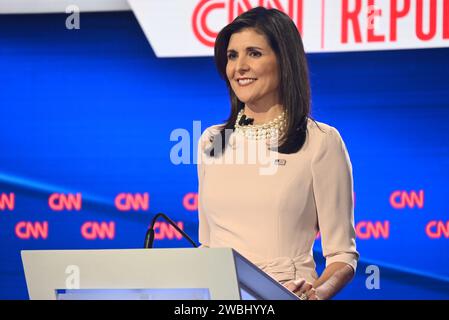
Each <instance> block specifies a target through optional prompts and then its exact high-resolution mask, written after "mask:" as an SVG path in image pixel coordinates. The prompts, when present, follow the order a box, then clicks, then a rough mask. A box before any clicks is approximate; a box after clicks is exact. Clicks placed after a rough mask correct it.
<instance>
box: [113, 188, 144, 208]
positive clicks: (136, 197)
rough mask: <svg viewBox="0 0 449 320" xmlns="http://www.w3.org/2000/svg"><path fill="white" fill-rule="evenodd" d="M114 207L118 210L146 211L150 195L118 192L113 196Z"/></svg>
mask: <svg viewBox="0 0 449 320" xmlns="http://www.w3.org/2000/svg"><path fill="white" fill-rule="evenodd" d="M114 202H115V207H116V208H117V210H119V211H131V210H133V211H139V210H143V211H148V210H149V208H150V195H149V193H148V192H145V193H143V194H142V193H134V194H133V193H119V194H118V195H117V196H116V197H115V201H114Z"/></svg>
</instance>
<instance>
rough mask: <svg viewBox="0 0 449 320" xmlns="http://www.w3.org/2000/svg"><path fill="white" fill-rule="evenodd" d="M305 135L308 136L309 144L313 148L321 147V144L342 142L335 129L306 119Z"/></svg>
mask: <svg viewBox="0 0 449 320" xmlns="http://www.w3.org/2000/svg"><path fill="white" fill-rule="evenodd" d="M307 133H308V135H309V140H310V142H311V143H312V144H313V145H315V146H322V145H323V144H329V143H331V144H332V143H337V144H340V143H342V142H343V140H342V138H341V135H340V132H339V131H338V130H337V128H335V127H333V126H331V125H329V124H327V123H324V122H319V121H316V120H313V119H310V118H309V119H308V123H307Z"/></svg>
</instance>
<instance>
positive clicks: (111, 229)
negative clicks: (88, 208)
mask: <svg viewBox="0 0 449 320" xmlns="http://www.w3.org/2000/svg"><path fill="white" fill-rule="evenodd" d="M81 235H82V236H83V238H84V239H86V240H97V239H100V240H105V239H107V240H113V239H114V238H115V222H114V221H110V222H104V221H103V222H96V221H87V222H85V223H84V224H83V225H82V226H81Z"/></svg>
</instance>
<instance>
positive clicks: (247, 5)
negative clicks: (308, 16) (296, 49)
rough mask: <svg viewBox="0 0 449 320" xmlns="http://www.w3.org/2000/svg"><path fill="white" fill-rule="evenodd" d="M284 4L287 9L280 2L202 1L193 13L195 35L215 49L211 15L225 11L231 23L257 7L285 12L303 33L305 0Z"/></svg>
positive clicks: (248, 0)
mask: <svg viewBox="0 0 449 320" xmlns="http://www.w3.org/2000/svg"><path fill="white" fill-rule="evenodd" d="M251 2H252V3H251ZM284 3H286V4H287V7H284V6H283V5H282V3H281V1H280V0H259V1H250V0H202V1H200V2H199V3H198V4H197V6H196V7H195V9H194V11H193V15H192V27H193V33H194V35H195V37H196V38H197V39H198V40H199V41H200V42H201V43H202V44H204V45H205V46H208V47H213V46H214V43H215V38H216V37H217V35H218V32H216V31H213V30H211V28H210V27H209V25H208V24H207V20H208V17H209V15H210V14H213V13H214V11H216V10H219V11H224V14H227V20H228V23H229V22H231V21H232V20H234V19H235V18H236V17H237V16H238V15H240V14H242V13H243V12H246V11H248V10H250V9H252V8H254V7H257V6H262V7H265V8H267V9H271V8H274V9H278V10H280V11H282V12H285V13H286V14H288V15H289V16H290V18H291V19H292V20H293V21H294V22H295V24H296V26H297V28H298V30H299V32H301V33H302V17H303V0H288V1H284Z"/></svg>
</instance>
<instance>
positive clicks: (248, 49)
mask: <svg viewBox="0 0 449 320" xmlns="http://www.w3.org/2000/svg"><path fill="white" fill-rule="evenodd" d="M250 50H261V51H263V49H262V48H259V47H248V48H246V51H250Z"/></svg>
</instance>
